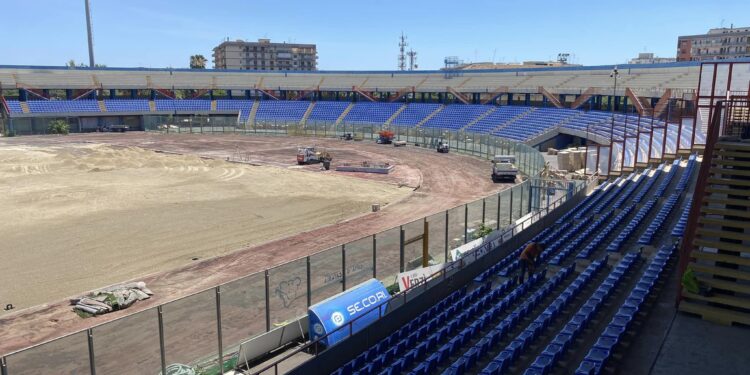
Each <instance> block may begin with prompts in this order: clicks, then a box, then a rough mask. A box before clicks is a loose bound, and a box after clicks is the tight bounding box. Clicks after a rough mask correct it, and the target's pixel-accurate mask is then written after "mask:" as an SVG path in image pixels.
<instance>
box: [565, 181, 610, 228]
mask: <svg viewBox="0 0 750 375" xmlns="http://www.w3.org/2000/svg"><path fill="white" fill-rule="evenodd" d="M620 181H622V177H617V179H615V180H614V181H613V182H611V183H610V182H605V183H604V184H602V185H601V186H600V187H599V190H600V191H602V192H601V193H599V194H598V195H597V196H596V197H594V199H591V200H590V201H589V202H588V203H587V204H586V205H584V206H583V207H581V209H580V210H578V212H577V213H576V214H575V216H573V218H574V219H576V220H580V219H581V218H582V217H584V216H585V215H588V214H589V210H590V209H591V208H592V207H595V206H596V205H597V204H598V203H599V201H601V200H602V199H604V197H609V196H611V195H613V194H614V195H616V194H617V192H618V191H619V188H620V187H619V186H618V185H619V183H620Z"/></svg>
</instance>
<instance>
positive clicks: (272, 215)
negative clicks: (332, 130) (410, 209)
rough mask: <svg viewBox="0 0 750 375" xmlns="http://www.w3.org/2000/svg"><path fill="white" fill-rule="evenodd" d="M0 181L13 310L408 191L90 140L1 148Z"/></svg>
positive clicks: (1, 229)
mask: <svg viewBox="0 0 750 375" xmlns="http://www.w3.org/2000/svg"><path fill="white" fill-rule="evenodd" d="M0 186H2V187H3V190H4V191H5V193H3V194H0V207H3V209H2V210H0V222H2V223H4V224H3V225H2V226H0V238H2V239H3V240H2V242H3V246H2V248H0V259H3V261H2V262H0V285H3V288H2V290H0V301H2V302H3V303H12V304H13V305H15V306H16V308H24V307H29V306H33V305H36V304H40V303H44V302H48V301H51V300H57V299H61V298H65V297H68V296H71V295H73V294H75V293H79V292H81V291H84V290H89V289H94V288H97V287H101V286H104V285H109V284H112V283H116V282H119V281H122V280H127V279H130V278H132V277H133V276H135V275H144V274H149V273H153V272H157V271H165V270H169V269H173V268H175V267H178V266H183V265H185V264H188V263H190V262H193V261H196V260H200V259H206V258H211V257H216V256H220V255H225V254H227V253H229V252H231V251H233V250H236V249H239V248H243V247H250V246H255V245H258V244H260V243H263V242H267V241H269V240H273V239H276V238H281V237H286V236H288V235H291V234H294V233H298V232H301V231H307V230H311V229H314V228H318V227H321V226H325V225H329V224H333V223H337V222H340V221H343V220H345V219H348V218H350V217H352V216H354V215H358V214H362V213H365V212H367V211H368V210H370V208H371V204H373V203H379V204H381V205H383V206H387V205H388V204H389V203H390V202H394V201H397V200H399V199H402V198H404V197H405V196H407V195H409V194H410V192H411V189H408V188H406V187H403V188H399V187H398V186H395V185H392V184H387V183H380V182H376V181H368V180H364V179H357V178H352V177H349V176H342V175H335V174H328V175H324V174H318V173H301V172H300V171H296V170H292V169H283V168H277V167H269V166H252V165H244V164H237V163H229V162H226V161H223V160H210V159H202V158H200V157H197V156H193V155H188V156H182V155H172V154H165V153H157V152H154V151H151V150H144V149H141V148H137V147H127V148H124V147H113V146H107V145H96V144H73V145H65V146H62V145H60V146H53V147H35V146H15V147H3V148H2V149H0Z"/></svg>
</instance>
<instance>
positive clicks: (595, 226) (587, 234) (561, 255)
mask: <svg viewBox="0 0 750 375" xmlns="http://www.w3.org/2000/svg"><path fill="white" fill-rule="evenodd" d="M614 213H615V210H609V211H607V212H605V213H604V214H602V215H601V216H599V218H597V219H596V220H595V221H594V222H593V223H592V224H591V225H590V226H587V227H586V229H584V230H583V232H581V233H580V234H579V235H578V236H576V237H575V238H574V239H572V240H571V241H570V242H568V243H566V244H565V247H563V248H562V250H560V252H558V253H557V254H556V255H555V256H554V257H552V259H550V261H549V263H550V264H554V265H559V264H562V262H563V261H564V260H565V258H567V257H568V255H570V254H571V253H572V252H573V251H574V250H575V249H577V248H578V247H579V246H580V245H581V244H583V243H584V242H585V241H586V240H588V239H589V238H591V235H593V234H594V232H596V231H597V230H599V228H601V226H602V225H603V224H604V223H605V222H606V221H607V220H609V219H610V218H611V217H612V215H613V214H614Z"/></svg>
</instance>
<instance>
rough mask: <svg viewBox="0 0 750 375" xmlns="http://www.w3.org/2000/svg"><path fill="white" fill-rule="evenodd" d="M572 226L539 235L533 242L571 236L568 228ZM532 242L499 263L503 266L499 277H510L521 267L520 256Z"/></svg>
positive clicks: (559, 227)
mask: <svg viewBox="0 0 750 375" xmlns="http://www.w3.org/2000/svg"><path fill="white" fill-rule="evenodd" d="M570 225H571V223H564V224H562V225H559V226H558V227H557V228H556V229H555V230H554V231H551V233H550V231H544V232H542V233H539V234H538V235H537V236H535V237H534V238H533V239H532V240H531V241H535V242H542V243H546V242H550V241H552V239H555V238H558V237H559V236H560V235H562V234H563V233H568V235H570V232H571V230H568V227H570ZM531 241H529V242H527V243H525V244H523V245H521V246H520V247H519V248H517V249H516V250H514V251H513V252H511V253H510V254H508V256H506V257H505V258H503V259H502V260H501V261H500V262H498V264H501V267H500V271H499V272H498V276H502V277H508V276H510V274H511V273H512V272H513V271H515V270H517V269H518V268H519V267H520V264H519V263H518V256H519V255H521V252H522V251H523V249H524V248H525V247H526V245H528V244H529V243H530V242H531ZM548 249H549V247H548Z"/></svg>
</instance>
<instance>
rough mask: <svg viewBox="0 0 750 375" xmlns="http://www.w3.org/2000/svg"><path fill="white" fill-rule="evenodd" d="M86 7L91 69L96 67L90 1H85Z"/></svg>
mask: <svg viewBox="0 0 750 375" xmlns="http://www.w3.org/2000/svg"><path fill="white" fill-rule="evenodd" d="M84 4H85V5H86V34H87V36H88V40H89V68H93V67H94V37H93V36H92V34H91V9H90V8H91V5H90V4H89V0H84Z"/></svg>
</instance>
